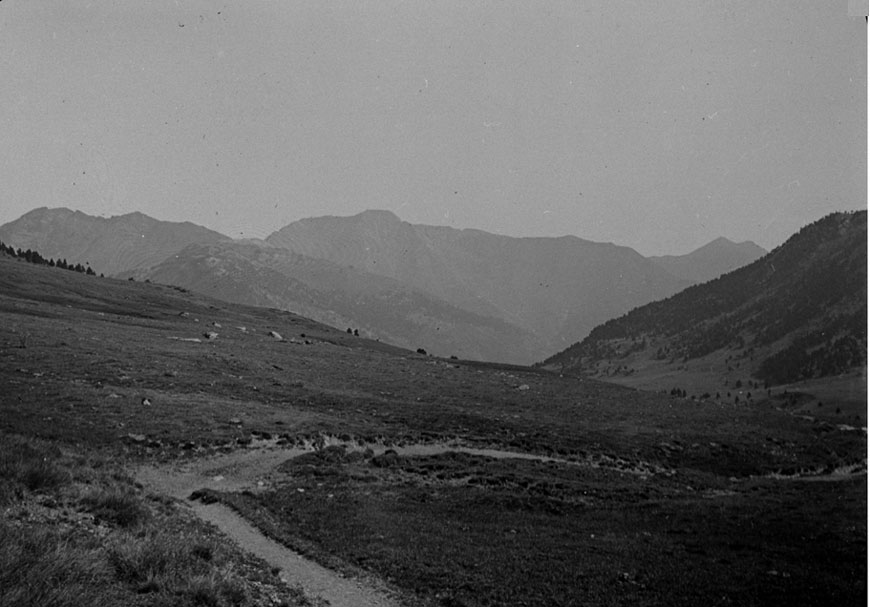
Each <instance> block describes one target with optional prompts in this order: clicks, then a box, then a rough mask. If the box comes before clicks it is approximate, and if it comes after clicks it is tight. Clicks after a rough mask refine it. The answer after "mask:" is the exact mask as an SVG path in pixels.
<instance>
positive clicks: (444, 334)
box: [120, 242, 543, 363]
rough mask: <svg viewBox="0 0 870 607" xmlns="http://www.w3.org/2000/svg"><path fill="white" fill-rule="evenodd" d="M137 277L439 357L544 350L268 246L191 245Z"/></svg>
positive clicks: (393, 287) (506, 356) (371, 277)
mask: <svg viewBox="0 0 870 607" xmlns="http://www.w3.org/2000/svg"><path fill="white" fill-rule="evenodd" d="M126 275H127V274H126V273H121V274H120V276H121V277H124V276H126ZM135 276H136V278H137V279H143V278H147V279H149V280H153V281H155V282H159V283H163V284H169V285H178V286H183V287H188V288H190V289H193V290H195V291H197V292H199V293H204V294H206V295H210V296H212V297H216V298H218V299H222V300H224V301H229V302H233V303H243V304H249V305H256V306H264V307H270V308H278V309H281V310H292V311H293V312H296V313H298V314H301V315H304V316H306V317H308V318H312V319H315V320H317V321H320V322H323V323H326V324H329V325H331V326H334V327H350V328H353V329H355V330H357V331H358V332H359V333H360V334H361V335H363V336H365V337H371V338H373V339H374V338H377V339H380V340H383V341H386V342H388V343H391V344H395V345H398V346H402V347H405V348H408V349H411V350H416V349H417V348H423V349H424V350H426V351H427V352H430V353H433V354H438V355H441V356H452V355H455V356H457V357H460V358H468V359H475V360H497V361H500V362H507V363H519V362H523V361H528V360H530V359H531V358H532V357H533V356H534V355H535V354H536V353H538V352H540V351H541V350H542V349H543V344H542V343H541V342H540V340H538V339H537V338H536V337H535V336H534V335H532V334H531V333H529V332H528V331H524V330H522V329H520V328H518V327H516V326H511V325H509V324H508V323H506V322H504V321H502V320H499V319H495V318H489V317H485V316H482V315H480V314H475V313H473V312H468V311H466V310H463V309H460V308H457V307H456V306H453V305H450V304H449V303H447V302H445V301H443V300H440V299H438V298H437V297H435V296H433V295H430V294H428V293H425V292H422V291H419V290H415V289H412V288H410V287H408V286H406V285H405V284H403V283H401V282H399V281H397V280H393V279H390V278H385V277H383V276H380V275H377V274H372V273H370V272H365V271H363V270H358V269H355V268H352V267H347V266H339V265H337V264H334V263H332V262H329V261H326V260H323V259H314V258H310V257H305V256H302V255H298V254H295V253H293V252H291V251H288V250H286V249H280V248H276V247H270V246H268V245H266V246H261V245H257V244H250V243H241V242H225V243H219V244H210V245H193V246H190V247H187V248H186V249H184V250H182V251H180V252H179V253H178V254H176V255H173V256H172V257H170V258H169V259H167V260H166V261H164V262H163V263H161V264H159V265H157V266H155V267H154V268H151V269H149V270H143V271H139V272H137V273H135Z"/></svg>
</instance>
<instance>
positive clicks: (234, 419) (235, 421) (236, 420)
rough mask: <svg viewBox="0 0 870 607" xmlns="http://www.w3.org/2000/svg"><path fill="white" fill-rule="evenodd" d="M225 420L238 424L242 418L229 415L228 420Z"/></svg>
mask: <svg viewBox="0 0 870 607" xmlns="http://www.w3.org/2000/svg"><path fill="white" fill-rule="evenodd" d="M227 421H228V422H229V423H231V424H233V425H239V424H241V423H242V420H240V419H239V418H238V417H231V418H230V419H229V420H227Z"/></svg>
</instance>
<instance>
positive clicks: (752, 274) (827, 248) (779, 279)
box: [540, 211, 867, 385]
mask: <svg viewBox="0 0 870 607" xmlns="http://www.w3.org/2000/svg"><path fill="white" fill-rule="evenodd" d="M866 251H867V212H866V211H861V212H855V213H835V214H831V215H828V216H826V217H824V218H822V219H820V220H818V221H816V222H814V223H812V224H810V225H808V226H805V227H804V228H803V229H801V230H800V231H799V232H798V233H796V234H795V235H793V236H792V237H791V238H789V239H788V241H786V242H785V243H784V244H782V245H780V246H779V247H777V248H776V249H774V250H773V251H771V252H770V253H768V254H767V255H765V256H764V257H763V258H761V259H759V260H757V261H755V262H753V263H752V264H750V265H748V266H745V267H743V268H739V269H737V270H735V271H733V272H730V273H728V274H725V275H723V276H720V277H719V278H717V279H714V280H712V281H709V282H707V283H704V284H700V285H694V286H692V287H689V288H688V289H686V290H684V291H682V292H680V293H678V294H676V295H673V296H671V297H669V298H667V299H665V300H662V301H657V302H652V303H650V304H647V305H645V306H641V307H638V308H636V309H634V310H632V311H631V312H629V313H627V314H625V315H623V316H621V317H619V318H615V319H612V320H610V321H608V322H606V323H603V324H602V325H599V326H598V327H596V328H594V329H593V330H592V331H591V332H590V334H589V335H588V336H587V337H586V338H585V339H584V340H582V341H580V342H577V343H575V344H573V345H572V346H570V347H569V348H567V349H565V350H563V351H562V352H559V353H557V354H555V355H553V356H551V357H549V358H548V359H546V360H544V361H543V362H542V363H540V364H541V366H544V367H549V368H554V369H560V370H562V371H563V372H564V371H571V372H579V373H583V374H586V375H592V376H598V377H605V376H609V377H614V376H617V377H618V378H622V379H625V378H627V377H629V376H631V377H633V380H632V381H633V382H634V384H635V385H641V383H642V381H641V380H642V379H643V378H644V376H648V377H653V376H655V375H656V374H659V375H661V374H663V373H665V372H674V371H676V370H682V371H685V370H687V368H688V367H690V366H691V367H694V368H699V367H705V366H706V367H707V368H708V370H709V371H710V373H711V375H710V377H714V376H715V377H721V378H725V381H726V385H727V382H728V381H737V379H739V378H743V381H745V380H746V379H748V378H749V377H752V378H755V379H758V380H760V381H763V382H765V383H768V384H781V383H787V382H791V381H798V380H805V379H810V378H813V377H820V376H828V375H832V374H835V373H837V372H841V371H842V372H845V371H848V370H850V369H854V368H856V367H858V366H860V365H861V364H864V365H866V343H867V338H866V329H867V325H866V316H867V296H866V294H867V254H866ZM729 363H730V364H729ZM741 364H742V365H743V368H742V369H740V365H741ZM738 369H739V370H738ZM672 374H673V375H676V374H675V373H672Z"/></svg>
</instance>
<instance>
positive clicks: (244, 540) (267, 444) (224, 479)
mask: <svg viewBox="0 0 870 607" xmlns="http://www.w3.org/2000/svg"><path fill="white" fill-rule="evenodd" d="M331 444H332V445H339V444H343V445H344V446H346V447H351V448H357V449H359V448H360V447H359V446H358V445H353V444H350V443H344V442H343V441H339V440H338V439H336V438H335V437H327V438H326V440H325V441H324V443H323V444H322V445H321V446H328V445H331ZM366 446H367V447H369V448H371V449H372V451H373V452H374V453H382V452H383V451H385V450H386V447H385V446H384V445H382V444H371V445H366ZM313 449H314V447H313V446H311V445H306V446H305V447H296V448H279V447H277V446H276V445H275V443H274V442H273V441H259V444H256V445H252V446H251V447H249V448H247V449H243V450H239V451H236V452H233V453H228V454H225V455H217V456H211V457H206V458H202V459H197V460H192V461H188V462H180V463H171V464H166V465H162V466H143V467H141V468H139V469H138V470H137V471H136V478H137V480H138V481H139V482H140V483H142V484H143V485H144V486H146V487H147V488H149V489H150V490H152V491H154V492H156V493H161V494H164V495H168V496H170V497H173V498H176V499H178V500H181V501H183V502H185V503H186V504H188V505H189V506H190V508H191V509H192V510H193V512H194V513H195V514H196V515H197V516H199V517H200V518H201V519H203V520H205V521H208V522H210V523H212V524H214V525H215V526H216V527H218V529H220V530H221V531H222V532H223V533H224V534H226V535H227V536H228V537H230V538H232V539H233V540H234V541H235V542H236V543H238V544H239V545H240V546H241V547H242V548H244V549H245V550H247V551H249V552H251V553H253V554H255V555H257V556H259V557H261V558H262V559H264V560H265V561H266V562H268V563H269V564H270V565H271V566H273V567H277V568H279V569H280V570H281V576H282V578H283V579H284V580H285V581H288V582H290V583H293V584H298V585H299V586H301V587H302V588H303V590H304V591H305V592H306V594H307V595H308V596H309V597H310V598H312V599H315V600H317V599H320V600H324V601H326V602H328V604H329V605H332V606H334V607H345V606H347V607H399V605H400V604H401V603H400V602H399V601H398V600H397V599H396V598H395V596H394V593H391V592H390V591H389V590H388V589H387V587H386V585H385V584H382V583H378V582H377V581H373V580H365V581H363V580H359V579H355V578H350V577H344V576H342V575H340V574H339V573H337V572H335V571H332V570H331V569H328V568H326V567H323V566H322V565H319V564H317V563H315V562H314V561H312V560H310V559H308V558H306V557H304V556H302V555H300V554H299V553H297V552H295V551H293V550H291V549H290V548H287V547H286V546H284V545H282V544H279V543H278V542H275V541H274V540H271V539H269V538H268V537H266V536H265V535H263V533H261V532H260V530H259V529H257V528H256V527H254V526H253V525H252V524H251V523H249V522H248V521H247V520H245V519H244V518H243V517H241V516H239V515H238V514H237V513H236V512H234V511H233V510H231V509H230V508H228V507H226V506H224V505H222V504H219V503H213V504H203V503H201V502H199V501H190V500H188V499H187V498H188V497H189V496H190V494H191V493H192V492H194V491H196V490H197V489H204V488H207V489H214V490H218V491H242V490H245V489H248V490H254V491H257V490H260V489H263V488H265V487H268V486H269V484H270V478H271V476H272V474H273V472H274V471H275V469H276V468H277V467H278V466H279V465H280V464H282V463H284V462H286V461H287V460H290V459H292V458H294V457H298V456H300V455H303V454H305V453H310V452H311V451H312V450H313ZM395 451H396V452H397V453H398V454H401V455H436V454H439V453H444V452H447V451H459V452H464V453H469V454H473V455H482V456H487V457H495V458H520V459H535V460H539V461H550V462H560V463H565V464H571V465H587V466H589V465H591V466H593V467H610V463H609V462H597V461H596V462H576V461H567V460H562V459H558V458H551V457H545V456H540V455H532V454H528V453H520V452H513V451H501V450H495V449H478V448H471V447H466V446H461V445H458V444H445V443H438V444H419V445H407V446H402V447H395ZM653 468H659V467H658V466H649V467H647V466H644V468H643V469H642V470H624V469H623V470H620V471H621V472H623V473H633V474H638V473H643V474H649V473H651V472H653ZM655 472H658V473H663V474H669V473H672V471H670V470H666V469H663V468H659V469H658V470H655ZM866 473H867V470H866V464H864V465H856V466H849V467H844V468H842V469H838V470H836V471H834V472H827V473H825V472H822V471H813V472H809V473H805V474H800V475H793V476H790V477H784V476H778V475H768V478H777V479H780V480H828V481H835V480H845V479H848V478H850V477H853V476H858V475H863V474H866Z"/></svg>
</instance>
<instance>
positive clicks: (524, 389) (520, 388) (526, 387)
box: [517, 384, 529, 391]
mask: <svg viewBox="0 0 870 607" xmlns="http://www.w3.org/2000/svg"><path fill="white" fill-rule="evenodd" d="M528 389H529V384H523V385H522V386H520V387H519V388H517V390H522V391H526V390H528Z"/></svg>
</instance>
